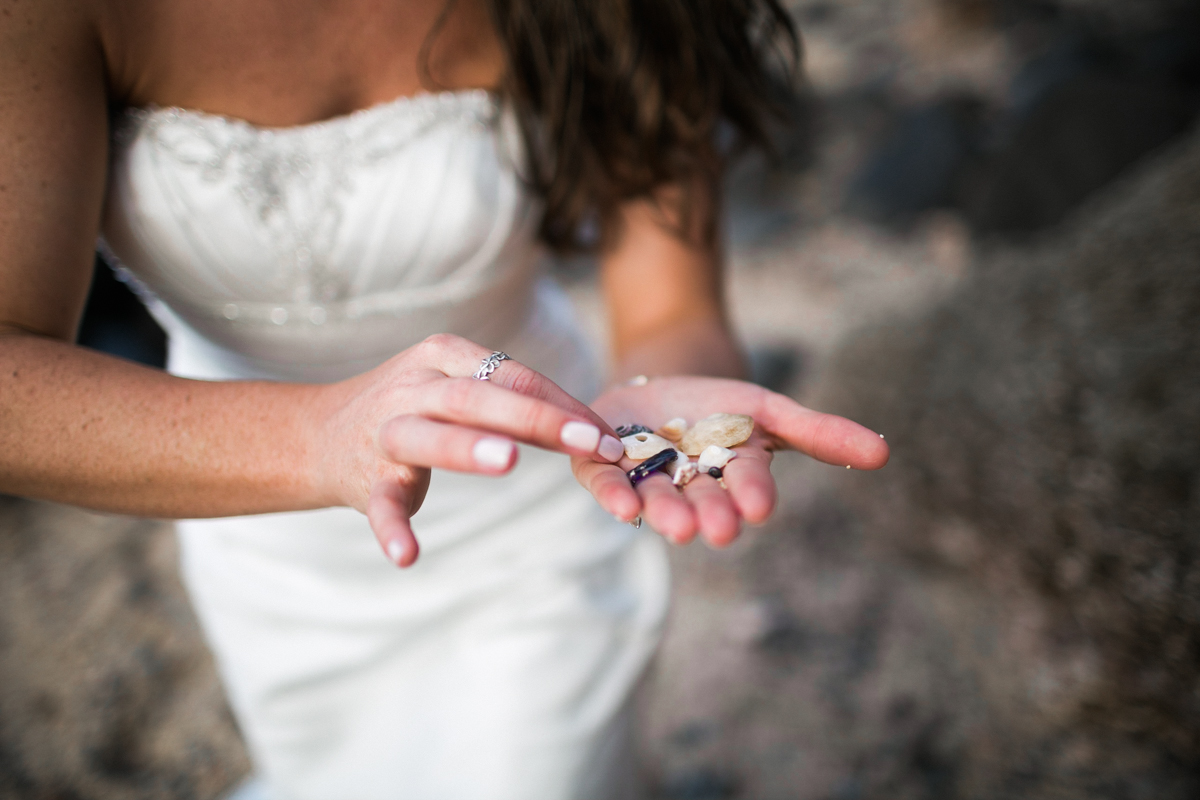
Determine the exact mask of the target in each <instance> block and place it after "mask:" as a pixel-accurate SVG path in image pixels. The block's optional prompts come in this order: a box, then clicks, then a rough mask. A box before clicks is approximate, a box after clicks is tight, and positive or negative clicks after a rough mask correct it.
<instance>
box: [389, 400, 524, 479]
mask: <svg viewBox="0 0 1200 800" xmlns="http://www.w3.org/2000/svg"><path fill="white" fill-rule="evenodd" d="M376 444H377V445H378V447H379V452H380V453H381V454H382V455H383V456H384V457H385V458H387V459H389V460H391V461H394V462H396V463H397V464H407V465H410V466H415V467H438V468H440V469H449V470H454V471H455V472H477V473H483V474H485V475H503V474H504V473H506V472H508V471H509V470H510V469H512V468H513V465H514V464H516V463H517V445H516V444H515V443H514V442H513V441H512V440H511V439H507V438H503V437H500V436H496V435H494V434H490V433H487V432H486V431H480V430H475V429H473V428H466V427H463V426H461V425H450V424H448V423H445V422H435V421H433V420H431V419H426V418H425V417H418V416H416V415H414V414H404V415H402V416H398V417H393V418H391V419H389V420H388V421H387V422H385V423H383V425H381V426H379V433H378V434H377V436H376Z"/></svg>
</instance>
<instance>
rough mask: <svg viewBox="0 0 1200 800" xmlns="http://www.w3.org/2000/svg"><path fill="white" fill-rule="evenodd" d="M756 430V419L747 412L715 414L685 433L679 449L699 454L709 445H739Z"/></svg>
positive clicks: (690, 454) (689, 453) (693, 454)
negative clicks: (747, 414)
mask: <svg viewBox="0 0 1200 800" xmlns="http://www.w3.org/2000/svg"><path fill="white" fill-rule="evenodd" d="M753 432H754V419H753V418H752V417H748V416H746V415H745V414H713V415H712V416H710V417H706V418H705V419H702V420H700V421H699V422H697V423H696V424H695V425H693V426H692V427H691V428H689V429H688V432H687V433H685V434H684V435H683V441H681V442H680V443H679V449H680V450H682V451H683V452H685V453H687V454H688V455H689V456H698V455H700V454H701V453H702V452H704V448H706V447H708V446H709V445H714V444H715V445H719V446H721V447H737V446H738V445H739V444H742V443H743V442H745V441H746V440H747V439H749V438H750V434H751V433H753Z"/></svg>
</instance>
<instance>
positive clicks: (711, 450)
mask: <svg viewBox="0 0 1200 800" xmlns="http://www.w3.org/2000/svg"><path fill="white" fill-rule="evenodd" d="M735 458H737V451H736V450H730V449H729V448H728V447H721V445H719V444H710V445H709V446H708V447H706V448H704V451H703V452H701V453H700V462H699V465H698V466H699V467H700V469H701V471H703V472H707V471H708V470H709V469H710V468H711V467H717V468H721V467H724V466H725V465H726V464H728V463H729V462H730V461H733V460H734V459H735Z"/></svg>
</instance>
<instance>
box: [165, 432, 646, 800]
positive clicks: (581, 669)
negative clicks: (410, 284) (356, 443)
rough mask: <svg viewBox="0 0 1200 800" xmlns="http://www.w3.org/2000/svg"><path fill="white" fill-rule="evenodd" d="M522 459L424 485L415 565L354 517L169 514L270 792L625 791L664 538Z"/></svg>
mask: <svg viewBox="0 0 1200 800" xmlns="http://www.w3.org/2000/svg"><path fill="white" fill-rule="evenodd" d="M521 456H522V463H521V464H520V465H519V467H518V469H517V470H515V472H514V474H513V475H512V476H510V477H507V478H503V479H487V478H480V477H475V476H464V475H452V474H447V473H439V474H435V476H434V485H433V486H432V487H431V490H430V496H429V499H428V500H427V505H426V507H425V508H423V509H422V510H421V511H420V512H418V514H417V515H416V517H414V527H415V529H416V531H417V536H418V539H419V540H420V542H421V544H422V548H423V549H422V554H421V558H420V559H419V560H418V562H417V563H416V564H415V565H414V566H413V567H411V568H409V569H407V570H399V569H397V568H396V567H394V566H392V565H391V564H390V563H389V562H388V561H387V560H386V559H385V558H384V557H383V555H382V553H381V552H380V551H379V547H378V545H377V544H376V542H375V539H374V537H373V536H372V534H371V531H370V529H369V527H368V526H367V523H366V519H365V517H363V516H362V515H361V514H359V513H358V512H355V511H352V510H348V509H328V510H322V511H313V512H301V513H289V514H273V515H266V516H255V517H238V518H229V519H218V520H189V521H184V522H180V523H179V525H178V531H179V537H180V541H181V545H182V547H181V550H182V566H183V575H184V579H185V583H186V585H187V587H188V589H189V591H190V593H191V597H192V600H193V603H194V605H195V608H196V611H197V614H198V616H199V617H200V620H201V623H202V625H203V628H204V630H205V632H206V635H207V637H208V640H209V643H210V645H211V647H212V650H213V652H214V654H215V656H216V660H217V664H218V668H219V671H220V673H221V676H222V679H223V681H224V684H225V687H226V690H227V693H228V696H229V700H230V703H231V705H232V707H233V709H234V712H235V715H236V717H237V720H238V722H239V724H240V725H241V728H242V732H243V734H244V736H245V739H246V742H247V744H248V746H249V749H250V751H251V755H252V758H253V760H254V763H255V767H256V771H257V772H258V774H259V776H260V777H261V779H262V780H263V782H264V783H265V788H266V793H267V796H268V797H269V798H270V800H385V799H386V800H401V799H402V798H412V799H413V800H439V799H441V798H445V800H501V798H504V799H506V800H538V799H539V798H545V800H556V799H561V800H565V799H566V798H579V800H602V799H603V798H616V797H632V796H635V794H636V784H637V782H636V776H635V774H634V764H633V760H632V758H631V755H632V753H631V750H630V745H631V741H630V708H629V706H630V702H629V701H630V697H631V695H632V692H633V690H634V688H635V686H636V685H637V683H638V681H639V678H640V676H641V675H642V673H643V671H644V669H645V667H646V664H647V662H648V661H649V659H650V657H651V655H652V654H653V652H654V649H655V647H656V645H657V643H658V639H659V635H660V628H661V625H662V620H663V617H664V615H665V611H666V606H667V594H668V578H667V567H666V561H665V553H664V552H663V547H662V544H661V542H660V541H659V540H658V539H657V538H654V537H653V536H652V535H650V534H647V533H645V532H638V531H635V530H633V529H632V528H631V527H630V526H628V525H623V524H621V523H618V522H616V521H615V520H613V519H611V518H610V517H608V516H607V515H606V514H604V512H602V511H601V510H600V509H599V508H598V507H597V506H596V504H595V501H594V500H592V498H591V497H590V496H589V495H588V494H587V493H586V492H585V491H583V490H582V489H581V488H580V487H579V486H578V485H576V484H575V483H574V481H573V479H571V477H570V471H569V469H568V465H567V463H566V459H565V458H564V457H562V456H558V455H555V454H549V453H544V452H541V451H535V450H533V449H530V448H522V454H521ZM563 476H565V477H566V480H564V479H563ZM481 529H482V530H484V531H486V533H485V534H483V535H481V534H480V530H481Z"/></svg>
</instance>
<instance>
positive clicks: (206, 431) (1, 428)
mask: <svg viewBox="0 0 1200 800" xmlns="http://www.w3.org/2000/svg"><path fill="white" fill-rule="evenodd" d="M317 396H318V387H311V386H303V385H296V384H273V383H265V382H208V381H192V380H185V379H181V378H176V377H173V376H170V375H167V374H165V373H162V372H159V371H157V370H152V369H148V368H146V367H142V366H139V365H136V364H132V363H129V362H126V361H122V360H120V359H116V358H111V357H108V356H105V355H102V354H100V353H95V352H92V351H88V350H85V349H83V348H79V347H74V346H72V345H69V344H66V343H64V342H61V341H57V340H54V339H49V338H45V337H40V336H34V335H30V334H25V333H19V332H6V333H3V334H0V491H3V492H6V493H9V494H15V495H22V496H27V497H37V498H42V499H48V500H55V501H59V502H66V503H72V504H75V505H81V506H86V507H89V508H93V509H97V510H102V511H112V512H119V513H127V514H137V515H143V516H156V517H176V518H178V517H209V516H228V515H235V514H249V513H259V512H269V511H282V510H292V509H301V508H312V507H318V506H320V505H325V504H327V501H328V498H323V497H320V496H318V493H317V490H316V487H315V481H314V477H313V470H312V465H313V463H314V460H313V458H312V455H313V454H312V452H311V450H312V449H313V445H312V443H311V441H310V439H309V437H308V436H307V433H308V429H309V427H310V426H309V425H308V424H307V421H308V420H310V419H311V418H312V414H313V412H314V409H315V404H316V402H317Z"/></svg>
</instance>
